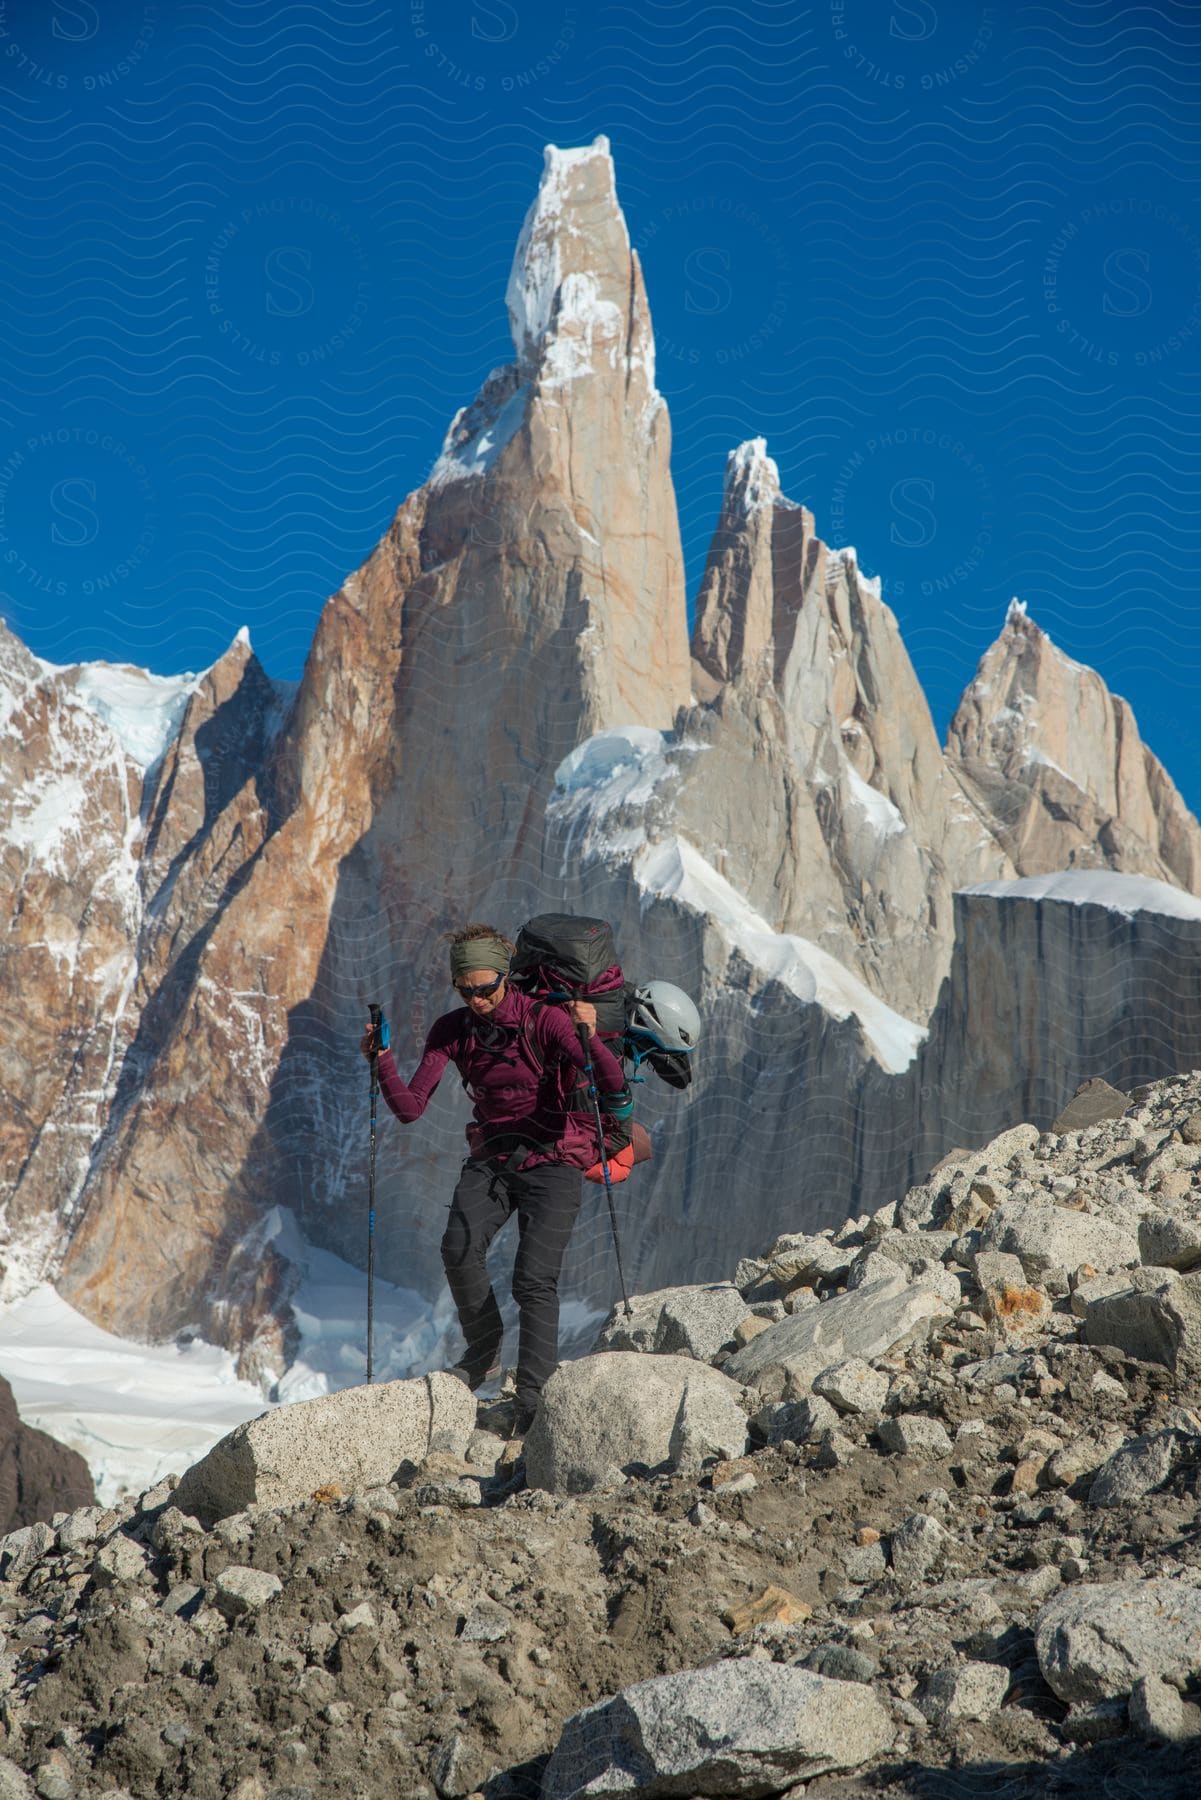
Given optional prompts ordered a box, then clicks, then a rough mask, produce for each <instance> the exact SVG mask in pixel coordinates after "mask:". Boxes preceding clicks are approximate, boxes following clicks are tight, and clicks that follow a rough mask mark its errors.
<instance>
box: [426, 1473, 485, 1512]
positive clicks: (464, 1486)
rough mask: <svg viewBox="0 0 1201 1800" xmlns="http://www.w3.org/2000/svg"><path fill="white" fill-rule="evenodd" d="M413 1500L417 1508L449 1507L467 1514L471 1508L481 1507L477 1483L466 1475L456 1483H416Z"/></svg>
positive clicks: (480, 1494)
mask: <svg viewBox="0 0 1201 1800" xmlns="http://www.w3.org/2000/svg"><path fill="white" fill-rule="evenodd" d="M413 1498H414V1499H415V1500H416V1502H417V1504H418V1506H449V1507H453V1508H454V1509H455V1510H456V1511H460V1512H467V1511H469V1510H470V1509H471V1508H472V1507H473V1506H479V1505H481V1504H482V1499H483V1496H482V1493H481V1489H480V1484H479V1482H478V1481H477V1480H476V1479H475V1478H474V1476H469V1475H468V1476H463V1477H461V1478H460V1479H459V1480H458V1481H422V1482H418V1484H417V1486H416V1487H415V1488H414V1490H413Z"/></svg>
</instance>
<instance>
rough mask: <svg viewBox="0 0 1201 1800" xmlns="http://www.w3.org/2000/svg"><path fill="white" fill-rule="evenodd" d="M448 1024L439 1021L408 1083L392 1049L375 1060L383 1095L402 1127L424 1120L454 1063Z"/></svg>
mask: <svg viewBox="0 0 1201 1800" xmlns="http://www.w3.org/2000/svg"><path fill="white" fill-rule="evenodd" d="M445 1025H446V1017H445V1016H444V1017H443V1018H441V1019H438V1020H437V1021H436V1023H435V1024H434V1027H433V1029H432V1030H431V1032H430V1034H429V1036H428V1037H427V1038H426V1040H425V1049H424V1050H423V1051H422V1053H421V1061H420V1062H419V1063H418V1064H417V1067H416V1069H415V1070H414V1071H413V1074H412V1076H411V1077H410V1079H409V1080H408V1081H407V1082H406V1081H403V1080H402V1079H401V1076H400V1072H399V1071H398V1069H397V1067H396V1063H395V1062H394V1060H393V1057H392V1052H391V1050H381V1051H380V1053H379V1056H378V1058H377V1059H376V1067H377V1069H378V1070H379V1087H380V1093H381V1094H382V1095H383V1096H384V1099H385V1100H386V1101H387V1103H388V1106H389V1107H390V1108H391V1110H392V1111H393V1112H394V1113H395V1114H396V1117H397V1118H398V1119H399V1120H400V1122H401V1124H402V1125H412V1124H413V1123H414V1121H415V1120H417V1119H419V1118H420V1117H421V1115H422V1113H423V1112H424V1111H425V1109H426V1107H427V1106H428V1105H429V1103H430V1101H431V1100H432V1099H433V1096H434V1091H435V1089H436V1088H437V1086H438V1083H439V1082H440V1081H441V1079H442V1071H443V1070H444V1069H445V1067H446V1065H447V1063H448V1062H449V1061H450V1060H451V1050H452V1046H453V1041H454V1034H453V1033H452V1032H448V1031H447V1030H445V1029H444V1027H445Z"/></svg>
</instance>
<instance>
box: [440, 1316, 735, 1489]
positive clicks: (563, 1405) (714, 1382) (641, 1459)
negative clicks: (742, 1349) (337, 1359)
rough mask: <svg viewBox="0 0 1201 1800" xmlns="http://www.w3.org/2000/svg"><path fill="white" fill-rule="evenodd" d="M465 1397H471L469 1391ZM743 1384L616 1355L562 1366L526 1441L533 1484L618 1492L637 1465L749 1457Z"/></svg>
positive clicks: (678, 1363) (676, 1363)
mask: <svg viewBox="0 0 1201 1800" xmlns="http://www.w3.org/2000/svg"><path fill="white" fill-rule="evenodd" d="M464 1391H466V1390H464ZM746 1435H747V1418H746V1413H745V1412H744V1411H743V1408H742V1404H741V1393H740V1391H739V1389H738V1387H737V1385H736V1384H735V1383H734V1382H733V1381H731V1380H729V1379H728V1377H727V1376H725V1375H723V1374H722V1373H721V1372H720V1371H719V1370H717V1369H712V1368H710V1367H709V1366H708V1364H706V1363H699V1362H696V1361H694V1360H693V1359H692V1358H691V1357H686V1356H654V1357H648V1356H641V1355H637V1354H635V1353H632V1352H629V1351H620V1350H619V1351H611V1352H609V1353H607V1354H605V1355H603V1356H584V1357H580V1358H579V1359H578V1361H576V1362H566V1363H561V1364H560V1365H559V1367H558V1368H557V1369H556V1370H555V1373H554V1374H553V1375H552V1376H551V1378H550V1380H549V1381H548V1382H547V1384H546V1386H545V1387H544V1388H543V1390H542V1402H541V1405H540V1406H539V1408H538V1412H537V1415H536V1417H535V1419H534V1423H533V1424H532V1425H531V1427H530V1430H529V1432H528V1433H527V1435H526V1439H525V1468H526V1480H527V1481H528V1483H529V1485H530V1486H531V1487H532V1488H545V1489H547V1490H549V1491H550V1492H551V1493H560V1494H583V1493H590V1492H591V1491H593V1490H594V1489H597V1488H605V1487H611V1486H615V1485H617V1484H618V1483H619V1482H620V1481H621V1479H622V1471H623V1470H626V1469H629V1468H630V1467H631V1466H639V1467H642V1468H649V1469H653V1468H660V1467H664V1466H669V1465H674V1466H676V1467H688V1466H693V1467H695V1466H697V1465H698V1464H699V1462H700V1461H702V1460H704V1459H705V1458H707V1457H711V1456H717V1457H722V1458H732V1457H738V1456H741V1455H742V1454H743V1453H744V1451H745V1450H746Z"/></svg>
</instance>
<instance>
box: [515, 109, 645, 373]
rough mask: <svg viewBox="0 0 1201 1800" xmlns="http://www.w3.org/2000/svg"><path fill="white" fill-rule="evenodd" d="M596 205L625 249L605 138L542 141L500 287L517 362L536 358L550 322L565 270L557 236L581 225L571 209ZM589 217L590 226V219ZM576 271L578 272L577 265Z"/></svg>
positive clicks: (576, 230) (625, 234) (574, 231)
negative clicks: (538, 168)
mask: <svg viewBox="0 0 1201 1800" xmlns="http://www.w3.org/2000/svg"><path fill="white" fill-rule="evenodd" d="M598 205H599V207H600V208H601V209H602V211H603V212H608V213H610V214H611V216H612V218H613V219H615V220H616V221H617V223H618V224H619V225H620V227H621V235H622V238H623V239H624V248H625V251H626V253H627V255H628V252H629V243H630V240H629V233H628V232H627V231H626V227H625V220H624V219H623V218H622V216H621V209H620V207H619V206H618V204H617V177H616V174H615V171H614V168H613V158H612V156H611V155H610V154H609V140H608V138H607V137H603V136H602V137H596V138H594V139H593V141H592V143H591V144H588V145H585V146H584V147H583V148H582V149H577V150H560V149H558V148H557V146H556V145H554V144H548V145H547V146H546V149H545V150H544V152H543V165H542V180H541V181H540V182H539V184H538V192H537V194H536V196H535V198H534V201H533V204H532V205H531V207H530V210H529V211H528V212H527V214H526V216H525V222H524V224H523V225H522V227H521V235H520V236H519V237H518V239H517V248H516V250H515V251H514V253H513V267H512V269H511V271H510V274H509V282H508V286H507V288H506V289H505V303H506V305H507V306H508V309H509V326H510V329H511V331H512V333H513V348H514V349H515V350H516V352H517V359H518V361H519V362H521V363H531V362H534V361H535V360H536V359H537V356H538V352H539V350H540V349H541V347H542V344H543V342H544V340H545V338H546V334H547V332H548V330H549V328H550V324H551V320H552V318H553V316H554V311H555V296H556V295H557V294H558V292H559V289H560V287H561V286H562V284H563V280H564V276H565V274H566V273H567V270H566V269H565V267H564V256H563V247H564V246H563V239H564V237H567V236H573V237H578V236H579V235H580V233H581V230H582V228H583V227H582V224H581V221H580V220H578V219H577V218H575V217H574V216H573V215H574V214H575V213H576V212H577V211H581V210H583V208H584V207H585V206H586V207H588V209H589V210H590V211H591V210H592V209H594V208H596V207H597V206H598ZM589 223H590V224H592V225H593V227H594V228H595V221H592V220H590V221H589ZM595 247H596V249H597V250H600V249H601V248H602V246H600V245H597V246H595ZM572 260H575V259H574V258H573V259H572ZM576 272H577V273H579V272H580V271H579V270H578V267H577V271H576Z"/></svg>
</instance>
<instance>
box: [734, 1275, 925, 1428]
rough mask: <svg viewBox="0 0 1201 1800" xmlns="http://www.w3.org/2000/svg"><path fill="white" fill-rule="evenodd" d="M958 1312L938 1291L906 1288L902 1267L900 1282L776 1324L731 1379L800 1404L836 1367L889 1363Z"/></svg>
mask: <svg viewBox="0 0 1201 1800" xmlns="http://www.w3.org/2000/svg"><path fill="white" fill-rule="evenodd" d="M950 1310H951V1309H950V1307H949V1306H948V1304H947V1302H946V1301H945V1300H944V1299H942V1298H941V1297H940V1295H939V1294H938V1293H937V1292H936V1291H935V1290H934V1289H933V1288H931V1287H927V1286H925V1285H923V1283H922V1282H920V1281H916V1282H908V1281H906V1279H905V1277H904V1275H903V1274H902V1272H901V1270H900V1269H899V1268H898V1270H897V1273H896V1275H895V1277H892V1276H884V1277H881V1278H880V1279H878V1280H876V1281H867V1282H865V1283H864V1284H863V1286H862V1287H859V1288H856V1289H855V1290H854V1292H852V1293H847V1294H840V1295H838V1296H837V1297H836V1298H835V1299H833V1300H825V1301H823V1302H822V1304H821V1305H820V1306H809V1307H806V1308H805V1309H804V1310H803V1311H802V1312H797V1313H792V1314H790V1315H789V1316H788V1317H787V1318H784V1319H780V1320H778V1321H777V1322H776V1323H775V1324H774V1325H769V1326H768V1328H767V1330H766V1331H761V1332H760V1333H759V1335H758V1337H754V1338H752V1339H751V1341H750V1343H749V1344H747V1345H746V1347H745V1348H744V1349H742V1350H740V1351H738V1353H737V1355H735V1356H732V1357H731V1358H730V1360H729V1362H728V1363H727V1364H726V1365H725V1372H726V1373H727V1374H728V1375H729V1376H730V1378H731V1379H732V1380H734V1381H741V1382H742V1383H744V1384H745V1385H746V1386H747V1387H755V1388H758V1389H760V1390H762V1391H763V1392H765V1393H769V1394H770V1397H771V1398H773V1399H784V1400H799V1399H801V1398H803V1397H804V1395H806V1394H807V1393H808V1392H809V1391H810V1389H811V1388H812V1386H813V1382H814V1380H815V1379H816V1377H817V1376H818V1375H820V1374H821V1372H822V1370H823V1369H828V1368H829V1367H830V1366H831V1364H833V1363H841V1362H845V1361H847V1360H848V1358H850V1357H859V1358H861V1359H862V1360H863V1361H865V1362H870V1361H871V1359H872V1358H873V1357H876V1356H886V1355H887V1354H888V1352H889V1351H890V1350H894V1349H895V1348H896V1347H897V1345H898V1344H902V1343H906V1342H909V1341H911V1340H913V1339H914V1338H916V1337H921V1336H925V1335H926V1333H927V1332H928V1331H929V1329H930V1327H931V1325H932V1324H933V1323H934V1321H935V1320H936V1319H945V1318H947V1317H948V1316H949V1314H950Z"/></svg>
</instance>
